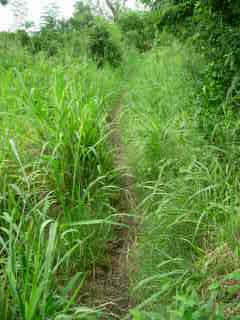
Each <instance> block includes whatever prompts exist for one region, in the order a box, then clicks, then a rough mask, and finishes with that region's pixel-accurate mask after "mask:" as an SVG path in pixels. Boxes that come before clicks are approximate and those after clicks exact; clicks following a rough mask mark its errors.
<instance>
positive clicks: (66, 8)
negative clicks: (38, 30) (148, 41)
mask: <svg viewBox="0 0 240 320" xmlns="http://www.w3.org/2000/svg"><path fill="white" fill-rule="evenodd" d="M12 1H13V0H12ZM136 1H137V0H128V1H127V5H128V7H130V8H135V7H136ZM10 2H11V1H10ZM13 2H14V1H13ZM23 2H24V1H23ZM75 2H76V0H25V3H26V7H27V19H26V20H27V21H32V22H34V25H35V26H39V24H40V18H41V15H42V13H43V12H44V8H46V7H47V6H48V5H50V4H51V3H55V4H56V5H57V6H58V7H59V11H60V12H59V13H60V16H61V17H62V18H69V17H71V15H72V14H73V10H74V3H75ZM12 11H13V10H12V7H11V4H9V5H7V6H0V31H8V30H12V29H14V25H15V24H16V23H15V22H16V21H15V18H14V14H13V12H12Z"/></svg>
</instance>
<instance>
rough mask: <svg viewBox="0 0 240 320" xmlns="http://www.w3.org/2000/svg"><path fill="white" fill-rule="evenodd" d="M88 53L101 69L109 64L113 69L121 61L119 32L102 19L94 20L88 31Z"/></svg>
mask: <svg viewBox="0 0 240 320" xmlns="http://www.w3.org/2000/svg"><path fill="white" fill-rule="evenodd" d="M88 48H89V53H90V55H91V56H92V57H93V59H94V60H95V61H96V62H97V64H98V66H99V67H101V66H103V65H104V64H105V63H109V64H110V65H111V66H113V67H117V66H119V64H120V63H121V61H122V55H123V53H122V51H123V50H122V43H121V38H120V34H119V30H118V29H117V28H116V26H114V25H110V24H109V23H107V22H106V21H104V20H103V19H96V21H95V23H94V25H93V27H92V28H91V30H90V39H89V45H88Z"/></svg>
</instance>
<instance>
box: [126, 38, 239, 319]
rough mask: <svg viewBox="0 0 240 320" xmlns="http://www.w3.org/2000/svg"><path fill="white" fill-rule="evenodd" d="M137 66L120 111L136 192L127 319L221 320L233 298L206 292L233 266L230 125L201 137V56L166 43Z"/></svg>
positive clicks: (235, 211)
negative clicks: (131, 303) (131, 302)
mask: <svg viewBox="0 0 240 320" xmlns="http://www.w3.org/2000/svg"><path fill="white" fill-rule="evenodd" d="M138 63H139V68H138V70H139V71H138V73H137V74H136V77H135V79H134V82H132V84H131V86H130V88H131V89H130V90H129V94H128V97H127V100H126V115H125V123H127V124H125V135H126V143H127V145H128V146H129V159H130V160H129V162H130V164H131V165H132V166H133V167H135V168H136V172H135V173H136V177H137V179H138V186H139V194H140V197H142V201H141V203H140V204H139V208H138V211H140V212H142V216H141V217H140V220H141V221H140V227H139V236H138V243H137V245H136V248H135V249H134V253H133V256H134V259H136V260H137V263H134V265H137V266H138V267H137V272H136V270H135V272H130V275H131V277H132V282H133V284H132V295H133V297H134V299H135V302H136V305H137V307H136V311H134V317H135V318H136V319H158V318H159V319H162V318H161V317H164V319H185V318H186V317H187V314H188V315H191V317H192V319H199V318H197V313H198V314H199V315H201V316H206V317H208V316H209V317H210V315H211V316H212V319H215V317H217V316H218V317H219V319H220V316H221V315H222V314H224V316H225V317H227V316H226V312H225V313H224V310H227V309H228V306H229V303H230V302H231V303H232V302H233V301H232V300H231V301H229V300H228V301H226V300H227V299H224V298H222V299H219V296H221V294H220V291H221V289H220V287H221V286H218V287H217V286H216V288H218V289H217V290H215V289H214V292H213V293H211V292H212V291H211V289H210V288H211V285H213V284H215V285H216V284H217V283H218V281H219V279H222V278H224V277H225V276H226V274H228V273H231V272H233V271H234V270H236V268H237V265H238V262H239V253H238V252H239V250H238V249H237V242H236V239H237V237H238V233H239V222H238V220H239V219H238V209H237V207H236V203H237V202H238V201H237V196H236V195H237V194H238V189H239V187H238V183H237V181H238V179H239V174H238V170H237V167H236V165H235V164H236V161H237V157H236V153H235V156H234V157H233V154H232V155H231V154H229V153H228V150H229V143H227V141H228V142H229V141H231V143H233V142H234V139H231V137H232V138H233V135H232V136H231V137H230V135H229V134H227V130H225V129H224V128H226V126H225V125H226V121H230V122H231V123H233V122H232V120H231V117H228V118H225V119H224V121H225V125H223V124H222V131H221V130H220V127H219V126H218V124H217V123H216V126H218V132H219V134H221V135H222V138H223V137H225V139H220V140H221V141H226V144H224V143H222V144H221V145H217V144H215V143H213V141H211V140H208V139H206V131H203V130H201V129H200V125H199V124H200V123H201V121H202V119H201V118H200V112H199V109H198V107H199V99H198V98H197V97H198V95H199V85H200V84H201V83H200V81H198V82H196V81H195V79H196V74H198V76H199V79H200V76H201V63H202V62H201V59H200V57H198V56H197V55H196V54H195V53H194V52H191V50H189V49H187V48H183V47H182V46H181V45H180V44H179V43H178V42H176V41H173V42H172V44H171V45H169V46H165V47H160V48H156V49H155V50H153V51H152V52H151V53H149V54H148V55H146V56H145V57H143V58H142V60H140V61H139V62H138ZM189 63H191V64H194V67H191V65H190V66H189ZM196 66H197V67H196ZM193 70H194V72H193ZM198 70H199V71H198ZM127 119H129V120H127ZM206 127H207V126H206ZM206 130H210V128H208V127H207V128H206ZM231 132H234V130H232V131H231ZM208 134H210V136H211V134H212V132H208ZM227 136H228V138H226V137H227ZM232 146H233V145H232ZM235 147H236V145H235ZM133 150H134V153H133V152H132V151H133ZM235 151H236V149H235ZM221 155H222V156H221ZM223 155H224V156H223ZM222 157H224V162H223V161H222ZM221 248H222V249H221ZM224 248H225V249H224ZM230 248H231V249H230ZM224 257H225V258H224ZM226 257H228V258H226ZM213 261H214V262H213ZM191 297H192V298H191ZM217 297H218V298H217ZM181 299H182V300H181ZM184 299H185V300H184ZM232 299H234V298H233V296H232ZM198 300H199V301H201V302H200V303H199V304H198V303H197V301H198ZM208 300H209V301H211V304H210V305H207V301H208ZM191 303H192V304H191ZM214 306H215V307H214ZM216 306H217V307H216ZM222 309H223V311H222ZM140 310H143V311H144V312H145V313H144V312H139V311H140ZM147 311H148V313H146V312H147ZM151 312H152V313H151ZM135 318H134V319H135ZM216 319H217V318H216ZM221 319H222V318H221Z"/></svg>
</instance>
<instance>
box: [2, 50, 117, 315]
mask: <svg viewBox="0 0 240 320" xmlns="http://www.w3.org/2000/svg"><path fill="white" fill-rule="evenodd" d="M1 61H2V62H3V63H1V66H0V77H1V79H0V82H1V87H0V123H1V126H0V144H1V153H0V250H1V260H0V261H1V262H0V279H1V284H0V300H1V303H0V318H1V319H3V320H4V319H5V320H11V319H25V320H31V319H79V318H81V319H82V318H83V317H85V319H86V318H88V315H91V314H94V315H95V314H96V312H97V311H96V310H95V311H94V310H91V309H88V308H86V307H83V306H82V304H81V299H80V296H81V290H82V288H83V285H84V281H85V279H86V277H87V276H88V272H89V271H90V270H91V269H93V268H94V265H95V264H96V262H97V261H99V260H101V259H104V255H105V254H106V246H107V241H109V240H110V239H111V238H112V236H113V235H112V225H114V224H116V223H117V219H116V218H115V216H116V209H115V203H116V202H117V201H118V197H119V187H118V175H119V174H118V172H117V171H116V169H115V168H114V166H113V156H112V148H111V146H110V145H109V128H108V127H109V126H108V125H107V117H108V113H109V112H110V111H111V108H112V107H113V105H114V104H115V103H116V100H117V99H118V96H119V94H120V92H121V81H120V78H121V70H116V71H113V70H112V69H111V68H110V67H107V66H106V67H105V68H104V70H98V69H97V66H96V65H95V64H94V63H93V62H91V61H89V60H88V59H87V57H85V56H82V57H81V63H79V57H78V58H75V59H74V57H69V56H65V55H64V53H62V54H61V55H59V56H55V57H53V58H52V59H48V60H47V59H46V55H45V54H44V53H40V54H38V55H37V56H30V55H29V54H27V53H26V52H25V51H24V50H22V49H21V50H19V49H18V51H17V50H16V49H15V48H14V47H12V48H11V49H9V51H8V52H6V51H4V50H2V52H1ZM95 316H96V315H95ZM95 316H94V318H95ZM88 319H90V318H88Z"/></svg>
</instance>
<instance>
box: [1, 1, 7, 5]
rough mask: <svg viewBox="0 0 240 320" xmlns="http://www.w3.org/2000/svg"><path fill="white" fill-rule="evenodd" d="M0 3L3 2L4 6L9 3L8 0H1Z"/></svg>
mask: <svg viewBox="0 0 240 320" xmlns="http://www.w3.org/2000/svg"><path fill="white" fill-rule="evenodd" d="M0 4H2V5H3V6H5V5H6V4H8V0H0Z"/></svg>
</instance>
